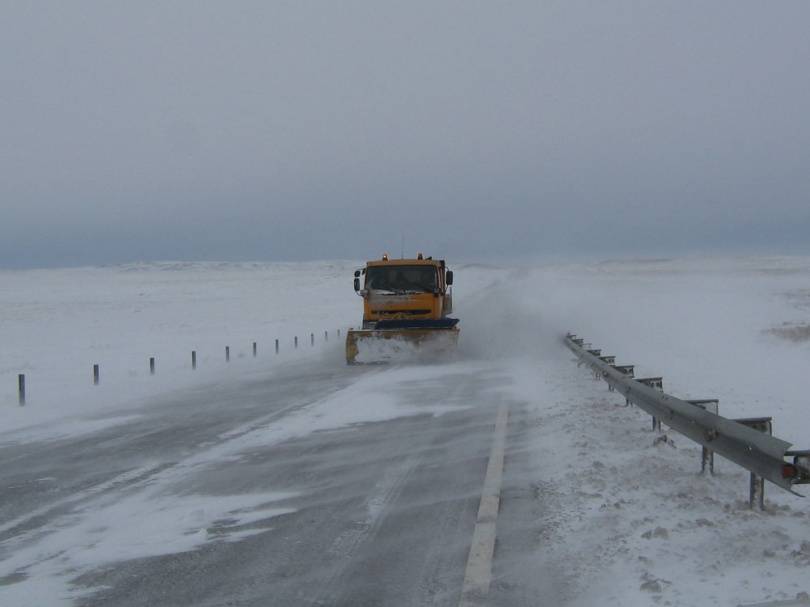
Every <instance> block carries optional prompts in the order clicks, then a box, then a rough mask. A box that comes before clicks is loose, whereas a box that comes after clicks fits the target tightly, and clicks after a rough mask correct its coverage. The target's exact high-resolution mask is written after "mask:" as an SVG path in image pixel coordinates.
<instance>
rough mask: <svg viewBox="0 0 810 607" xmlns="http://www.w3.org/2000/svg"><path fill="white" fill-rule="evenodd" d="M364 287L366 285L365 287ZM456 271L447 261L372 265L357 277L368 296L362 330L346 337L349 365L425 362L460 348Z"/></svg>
mask: <svg viewBox="0 0 810 607" xmlns="http://www.w3.org/2000/svg"><path fill="white" fill-rule="evenodd" d="M361 283H362V284H361ZM452 284H453V272H452V271H450V270H448V269H447V266H446V265H445V262H444V260H443V259H433V258H432V257H423V255H422V254H421V253H420V254H418V255H417V256H416V259H389V257H388V255H383V256H382V259H379V260H375V261H369V262H367V263H366V267H365V268H363V269H361V270H357V271H356V272H355V273H354V290H355V291H356V292H357V294H358V295H360V296H361V297H362V298H363V326H362V329H349V332H348V333H347V335H346V362H347V363H348V364H357V363H385V362H394V361H400V360H408V359H415V360H424V359H426V358H430V357H431V356H440V355H442V354H445V353H447V352H449V351H452V350H454V349H455V347H456V344H457V343H458V335H459V328H458V319H456V318H450V317H449V316H448V315H449V314H451V313H452V311H453V294H452V289H451V288H450V287H451V285H452Z"/></svg>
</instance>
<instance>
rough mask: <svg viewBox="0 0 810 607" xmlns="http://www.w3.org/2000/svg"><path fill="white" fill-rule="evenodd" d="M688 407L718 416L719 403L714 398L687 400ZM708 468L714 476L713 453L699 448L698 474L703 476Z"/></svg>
mask: <svg viewBox="0 0 810 607" xmlns="http://www.w3.org/2000/svg"><path fill="white" fill-rule="evenodd" d="M686 402H688V403H689V404H690V405H694V406H695V407H700V408H701V409H703V410H704V411H708V412H709V413H714V414H715V415H720V401H719V400H718V399H716V398H701V399H697V400H687V401H686ZM707 468H708V470H709V474H712V475H713V474H714V451H712V450H711V449H709V448H708V447H706V446H703V445H702V446H701V453H700V473H701V474H705V473H706V469H707Z"/></svg>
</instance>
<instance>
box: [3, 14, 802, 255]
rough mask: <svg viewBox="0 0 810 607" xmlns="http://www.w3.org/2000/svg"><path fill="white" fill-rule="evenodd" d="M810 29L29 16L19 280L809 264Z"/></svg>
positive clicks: (564, 18)
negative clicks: (631, 262) (778, 256)
mask: <svg viewBox="0 0 810 607" xmlns="http://www.w3.org/2000/svg"><path fill="white" fill-rule="evenodd" d="M809 21H810V5H808V4H807V3H806V2H803V1H796V2H781V3H779V5H778V6H772V5H766V4H762V3H757V2H731V1H723V2H713V3H704V2H659V3H647V2H612V3H595V2H583V3H578V2H544V3H535V2H527V3H519V2H516V3H483V2H482V3H471V2H443V3H433V2H422V3H419V2H417V3H414V2H409V3H398V4H385V3H382V4H381V3H376V2H345V3H344V2H341V3H330V2H305V3H302V2H272V3H268V2H247V1H244V2H239V3H232V4H223V3H220V2H171V3H169V2H166V3H158V2H153V3H150V2H144V3H130V5H127V6H123V5H121V4H111V3H105V2H76V3H59V2H53V3H28V2H18V3H14V2H7V3H4V4H3V7H2V8H0V132H1V133H2V137H0V171H2V174H0V205H2V207H1V208H0V217H1V219H0V265H4V266H29V265H56V264H74V263H113V262H118V261H126V260H133V259H142V260H146V259H166V258H186V259H212V258H216V259H257V258H262V259H307V258H330V257H366V256H368V255H376V254H378V253H379V252H380V250H384V249H387V250H394V251H396V250H398V248H399V243H400V237H401V235H404V237H405V240H406V243H407V244H408V247H409V249H416V248H420V249H424V250H427V251H431V252H436V253H438V254H442V255H448V256H451V257H465V258H475V257H478V258H481V257H485V256H488V255H496V256H500V257H508V256H540V255H556V256H564V255H573V254H580V255H581V254H593V255H613V254H658V253H661V252H665V253H667V254H668V253H673V252H674V253H679V252H689V251H693V250H712V249H728V250H748V249H768V250H774V251H780V250H785V251H789V250H795V249H797V248H799V249H800V248H802V247H803V246H805V244H804V243H806V242H807V240H808V239H807V234H808V233H810V152H808V150H810V120H808V118H807V109H806V108H807V107H810V79H808V78H807V76H806V71H807V66H808V65H810V38H809V37H808V36H807V32H806V24H807V23H808V22H809Z"/></svg>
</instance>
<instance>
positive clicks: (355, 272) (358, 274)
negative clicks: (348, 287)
mask: <svg viewBox="0 0 810 607" xmlns="http://www.w3.org/2000/svg"><path fill="white" fill-rule="evenodd" d="M354 277H355V278H360V270H355V271H354Z"/></svg>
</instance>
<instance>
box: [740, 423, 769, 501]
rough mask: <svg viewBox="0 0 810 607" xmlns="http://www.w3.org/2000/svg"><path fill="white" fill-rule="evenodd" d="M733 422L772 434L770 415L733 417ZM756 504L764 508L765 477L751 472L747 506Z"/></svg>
mask: <svg viewBox="0 0 810 607" xmlns="http://www.w3.org/2000/svg"><path fill="white" fill-rule="evenodd" d="M734 421H735V422H737V423H738V424H742V425H743V426H747V427H749V428H752V429H754V430H756V431H757V432H762V433H764V434H767V435H768V436H773V418H772V417H745V418H742V419H735V420H734ZM754 504H756V505H757V506H758V507H759V509H760V510H765V479H764V478H762V477H761V476H759V475H757V474H755V473H754V472H751V480H750V482H749V491H748V507H749V508H751V509H753V508H754Z"/></svg>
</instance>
